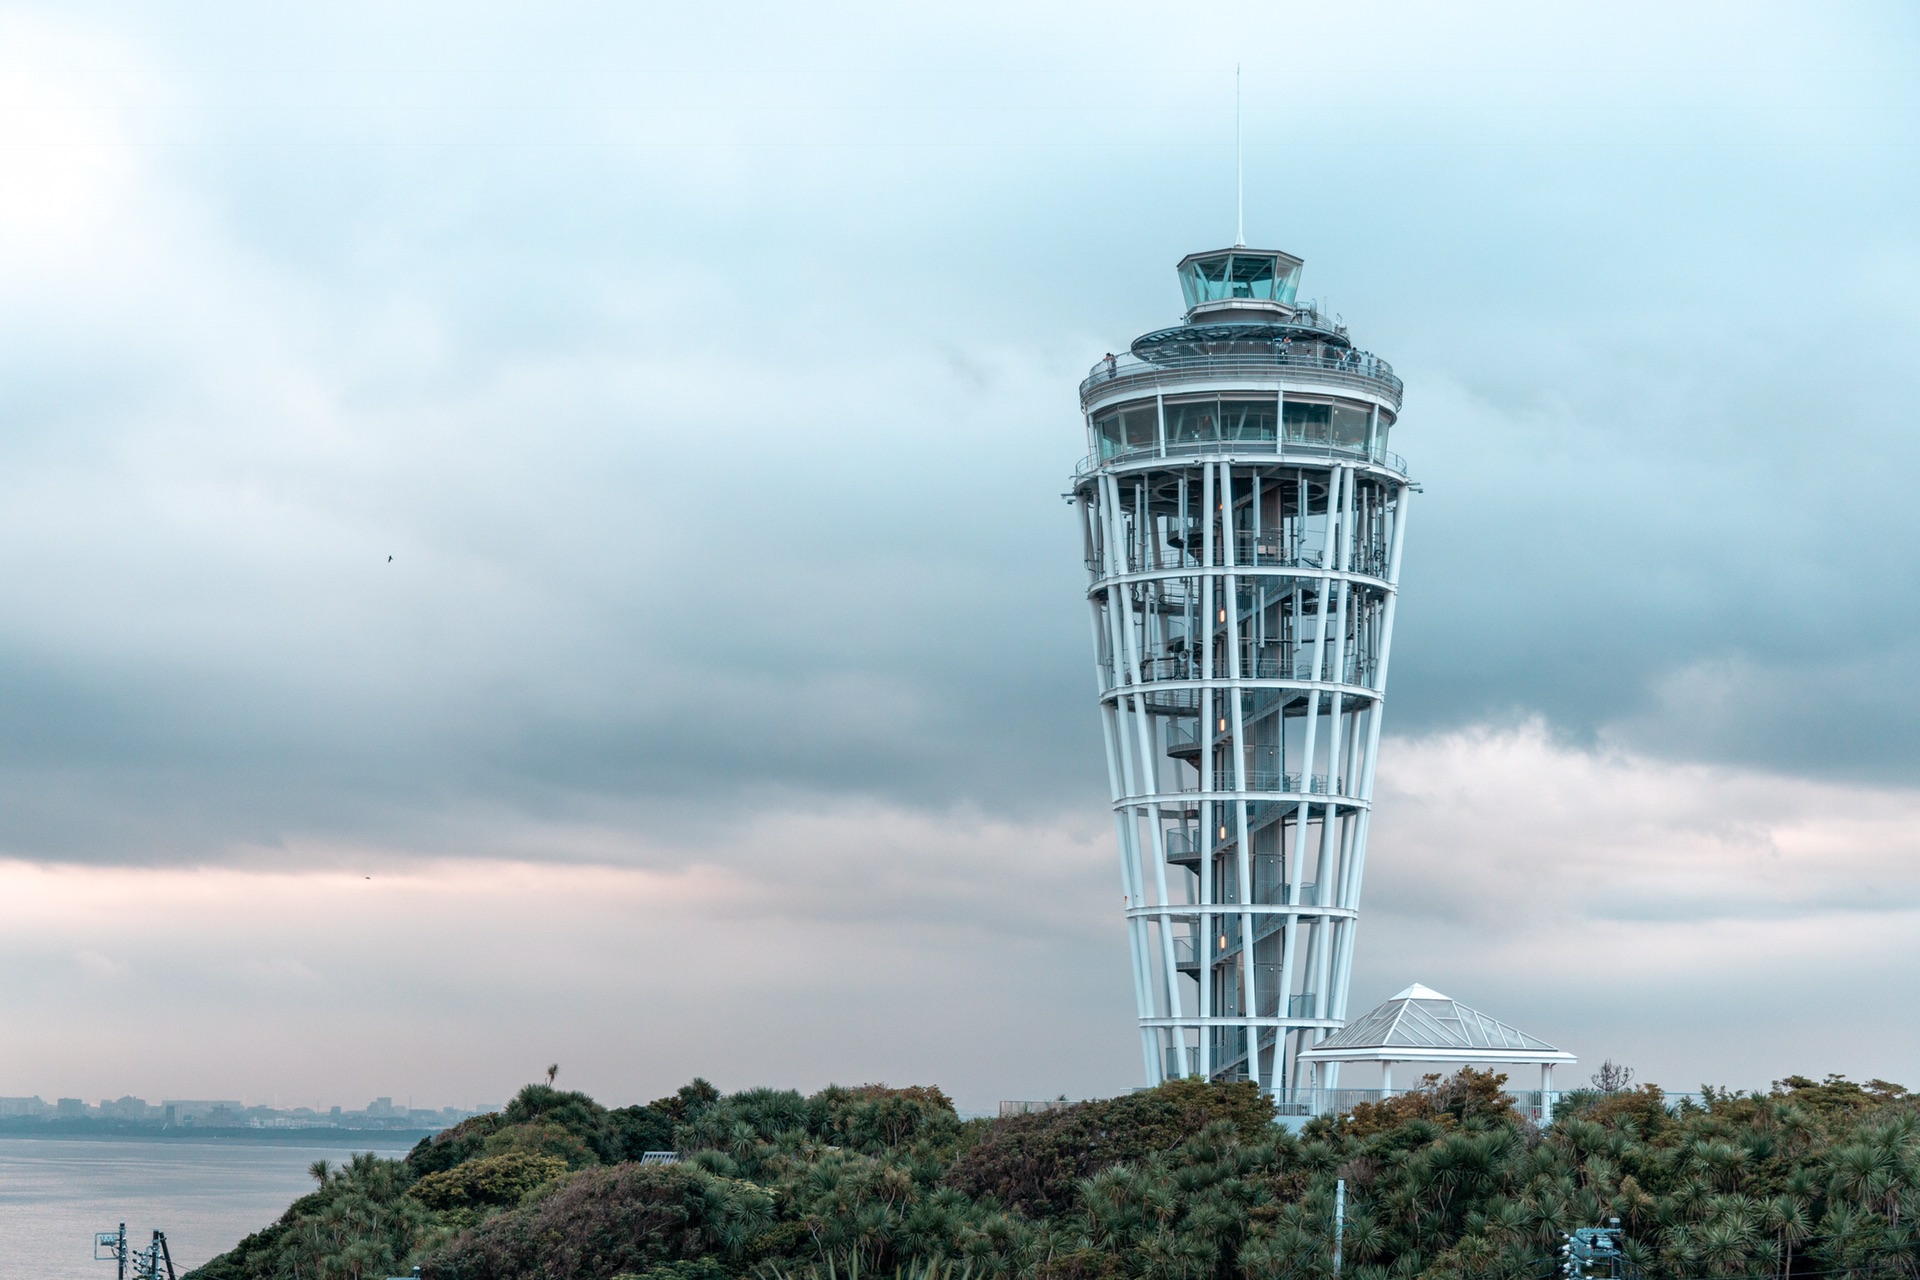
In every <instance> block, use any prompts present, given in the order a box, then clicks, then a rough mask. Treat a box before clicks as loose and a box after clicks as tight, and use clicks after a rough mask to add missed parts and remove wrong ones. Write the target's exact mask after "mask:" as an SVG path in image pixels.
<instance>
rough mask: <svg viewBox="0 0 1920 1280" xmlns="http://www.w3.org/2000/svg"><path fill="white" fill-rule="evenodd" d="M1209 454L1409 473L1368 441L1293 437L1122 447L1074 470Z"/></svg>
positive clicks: (1400, 459) (1395, 456) (1396, 459)
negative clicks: (1369, 466) (1361, 464)
mask: <svg viewBox="0 0 1920 1280" xmlns="http://www.w3.org/2000/svg"><path fill="white" fill-rule="evenodd" d="M1207 453H1231V454H1234V455H1236V456H1241V457H1244V456H1246V455H1248V454H1256V455H1264V456H1270V457H1273V458H1275V459H1277V460H1279V461H1281V462H1372V463H1377V464H1378V465H1380V466H1382V467H1385V468H1386V469H1387V470H1389V471H1391V472H1393V473H1394V474H1395V475H1400V476H1404V475H1406V474H1407V460H1406V459H1405V458H1403V457H1401V456H1400V455H1399V454H1397V453H1394V452H1392V451H1391V450H1388V449H1379V448H1376V449H1368V448H1367V446H1366V444H1365V442H1360V443H1357V444H1334V443H1331V442H1329V441H1324V440H1301V439H1297V438H1293V437H1289V436H1279V437H1274V436H1264V437H1260V438H1256V439H1245V440H1169V441H1167V447H1166V450H1165V452H1164V453H1162V451H1161V449H1160V446H1159V445H1158V444H1143V445H1119V446H1116V447H1115V449H1114V451H1113V452H1112V453H1110V454H1108V455H1107V456H1106V457H1104V458H1102V457H1092V458H1082V459H1080V463H1079V465H1078V466H1076V467H1074V469H1073V477H1074V479H1076V480H1078V479H1081V478H1082V477H1085V476H1087V475H1090V474H1091V473H1092V472H1093V471H1095V470H1096V469H1098V468H1100V467H1104V466H1106V465H1107V464H1108V463H1110V462H1132V461H1136V460H1137V459H1140V458H1157V457H1167V458H1186V457H1194V456H1196V455H1199V454H1207Z"/></svg>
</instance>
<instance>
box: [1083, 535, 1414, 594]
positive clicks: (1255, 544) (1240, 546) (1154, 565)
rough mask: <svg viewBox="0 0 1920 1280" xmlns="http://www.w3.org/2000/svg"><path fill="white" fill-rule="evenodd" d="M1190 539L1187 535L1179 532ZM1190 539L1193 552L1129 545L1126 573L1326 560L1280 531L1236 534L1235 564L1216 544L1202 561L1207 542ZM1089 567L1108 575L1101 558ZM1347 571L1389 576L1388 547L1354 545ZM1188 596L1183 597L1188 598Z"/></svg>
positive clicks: (1296, 565)
mask: <svg viewBox="0 0 1920 1280" xmlns="http://www.w3.org/2000/svg"><path fill="white" fill-rule="evenodd" d="M1178 536H1179V537H1181V538H1186V535H1184V534H1183V535H1178ZM1186 542H1187V543H1188V544H1189V545H1190V546H1191V552H1190V553H1188V552H1187V551H1186V550H1184V549H1183V545H1182V543H1181V542H1178V541H1176V542H1175V543H1174V545H1173V546H1172V547H1171V548H1166V547H1163V548H1160V549H1159V553H1158V554H1153V555H1150V554H1147V553H1146V552H1144V551H1143V550H1142V549H1141V548H1139V547H1137V546H1133V547H1128V548H1127V553H1126V567H1125V568H1123V569H1122V570H1121V572H1122V573H1170V574H1185V573H1192V574H1198V573H1201V572H1203V571H1206V570H1209V569H1210V570H1211V571H1212V572H1214V573H1219V572H1221V571H1222V570H1228V569H1319V568H1321V567H1322V565H1321V561H1322V559H1323V557H1322V555H1321V553H1320V551H1319V549H1318V548H1310V547H1302V546H1297V545H1293V543H1292V540H1289V539H1285V538H1282V537H1281V536H1280V535H1279V534H1277V533H1275V534H1268V533H1263V534H1260V535H1259V536H1257V537H1256V536H1255V535H1253V534H1251V533H1235V534H1234V535H1233V563H1232V564H1227V563H1226V561H1225V558H1224V557H1223V556H1222V555H1221V551H1222V548H1220V547H1218V546H1216V547H1215V549H1214V559H1215V560H1216V561H1217V563H1215V564H1212V565H1207V564H1203V563H1201V562H1202V561H1203V560H1204V559H1205V556H1206V543H1205V542H1204V541H1203V540H1202V539H1201V537H1199V536H1198V535H1195V536H1193V537H1192V538H1190V539H1186ZM1087 568H1088V569H1089V570H1091V571H1092V572H1093V573H1094V574H1095V575H1096V576H1098V577H1103V578H1104V577H1105V576H1106V573H1105V571H1104V566H1103V565H1102V564H1101V562H1100V560H1099V558H1098V557H1095V558H1093V559H1091V560H1088V561H1087ZM1346 572H1348V573H1361V574H1366V575H1368V576H1369V577H1374V578H1384V577H1386V576H1387V551H1386V548H1384V547H1375V546H1364V547H1354V548H1353V549H1352V550H1351V551H1350V552H1349V553H1348V555H1347V566H1346ZM1184 598H1185V597H1182V599H1183V600H1184Z"/></svg>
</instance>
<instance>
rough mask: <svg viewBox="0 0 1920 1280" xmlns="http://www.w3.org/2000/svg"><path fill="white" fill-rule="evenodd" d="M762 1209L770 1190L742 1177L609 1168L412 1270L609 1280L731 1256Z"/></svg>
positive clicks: (460, 1277)
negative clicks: (620, 1276)
mask: <svg viewBox="0 0 1920 1280" xmlns="http://www.w3.org/2000/svg"><path fill="white" fill-rule="evenodd" d="M772 1216H773V1199H772V1197H771V1196H769V1195H768V1194H767V1193H766V1191H765V1190H763V1189H762V1188H760V1187H757V1186H754V1185H753V1184H752V1183H746V1182H737V1181H735V1180H733V1179H728V1178H716V1177H714V1176H713V1175H711V1174H709V1173H706V1172H705V1171H704V1170H701V1169H698V1168H694V1167H691V1166H687V1165H638V1164H622V1165H615V1166H613V1167H612V1168H599V1169H589V1170H587V1171H586V1172H584V1173H580V1174H577V1175H575V1176H574V1177H572V1178H570V1179H568V1180H567V1182H566V1183H565V1184H564V1185H563V1186H561V1187H560V1188H559V1190H557V1191H555V1192H554V1193H553V1194H552V1195H550V1196H547V1197H545V1198H543V1199H540V1200H537V1201H535V1202H534V1203H532V1204H528V1205H524V1206H522V1207H520V1208H518V1209H509V1210H507V1211H506V1212H504V1213H499V1214H496V1215H495V1216H493V1217H491V1218H488V1219H487V1220H486V1221H484V1222H482V1223H480V1224H479V1225H478V1226H475V1227H473V1228H470V1229H469V1230H467V1231H464V1232H462V1233H461V1234H460V1235H458V1236H455V1237H454V1238H453V1239H452V1240H450V1241H448V1242H447V1243H446V1244H444V1245H442V1246H440V1247H439V1248H438V1249H435V1250H433V1251H431V1252H429V1253H428V1255H427V1256H426V1257H425V1258H424V1259H422V1261H421V1268H422V1271H423V1273H424V1274H425V1275H426V1276H427V1277H428V1280H613V1277H614V1276H617V1275H619V1274H621V1273H623V1272H636V1273H642V1274H644V1273H645V1272H647V1271H649V1270H651V1269H653V1268H654V1267H657V1266H661V1265H664V1264H666V1263H670V1262H674V1261H676V1260H681V1261H688V1262H697V1261H698V1260H700V1259H701V1258H705V1257H711V1256H719V1257H726V1256H729V1255H737V1254H738V1253H740V1252H742V1251H743V1250H744V1247H745V1244H746V1242H747V1241H748V1240H750V1239H751V1238H752V1236H753V1235H754V1234H755V1233H757V1232H758V1231H760V1230H762V1229H764V1228H765V1226H766V1225H767V1224H768V1223H770V1222H771V1221H772Z"/></svg>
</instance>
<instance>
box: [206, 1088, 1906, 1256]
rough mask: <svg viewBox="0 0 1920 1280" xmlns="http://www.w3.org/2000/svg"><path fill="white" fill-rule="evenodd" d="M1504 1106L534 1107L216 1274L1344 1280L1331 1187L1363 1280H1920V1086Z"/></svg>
mask: <svg viewBox="0 0 1920 1280" xmlns="http://www.w3.org/2000/svg"><path fill="white" fill-rule="evenodd" d="M1503 1082H1504V1077H1500V1076H1493V1075H1485V1074H1481V1073H1476V1072H1472V1071H1464V1072H1462V1073H1460V1074H1459V1075H1457V1076H1455V1077H1452V1078H1451V1079H1448V1080H1440V1079H1438V1078H1435V1077H1429V1079H1428V1080H1427V1082H1426V1085H1425V1087H1423V1088H1421V1089H1419V1090H1416V1091H1414V1092H1411V1093H1408V1094H1406V1095H1404V1096H1401V1097H1398V1098H1395V1099H1392V1100H1390V1101H1388V1102H1385V1103H1381V1104H1377V1105H1372V1106H1363V1107H1359V1108H1356V1109H1355V1110H1354V1111H1353V1112H1351V1113H1348V1114H1345V1115H1341V1116H1337V1117H1328V1118H1323V1119H1318V1120H1314V1121H1312V1122H1310V1123H1308V1125H1307V1126H1306V1127H1305V1129H1304V1130H1303V1131H1302V1132H1300V1133H1297V1134H1295V1133H1290V1132H1288V1131H1287V1130H1285V1129H1284V1128H1281V1127H1280V1126H1277V1125H1275V1124H1274V1123H1273V1114H1272V1110H1271V1107H1270V1105H1269V1104H1268V1102H1267V1101H1266V1100H1265V1099H1264V1098H1262V1097H1261V1096H1260V1095H1259V1094H1258V1092H1257V1091H1256V1090H1255V1089H1254V1088H1253V1087H1252V1086H1251V1085H1247V1084H1205V1083H1201V1082H1198V1081H1179V1082H1175V1083H1172V1084H1167V1085H1163V1086H1161V1087H1160V1088H1158V1089H1154V1090H1151V1091H1146V1092H1142V1093H1136V1094H1131V1095H1127V1096H1124V1097H1119V1098H1112V1099H1107V1100H1104V1101H1094V1102H1084V1103H1079V1104H1077V1105H1074V1106H1070V1107H1064V1108H1061V1109H1059V1110H1054V1111H1047V1112H1041V1113H1037V1114H1032V1115H1023V1116H1015V1117H1009V1118H1005V1119H999V1120H973V1121H962V1120H961V1119H960V1118H959V1117H958V1116H957V1115H956V1114H955V1113H954V1110H953V1107H952V1105H951V1104H950V1103H949V1101H948V1100H947V1098H946V1096H945V1095H944V1094H942V1093H941V1092H940V1091H939V1090H938V1089H933V1088H908V1089H890V1088H886V1087H884V1086H878V1085H872V1086H864V1087H861V1088H830V1089H826V1090H824V1091H822V1092H820V1093H817V1094H815V1095H813V1096H812V1097H802V1096H801V1095H800V1094H798V1093H794V1092H791V1091H780V1090H774V1089H754V1090H749V1091H747V1092H745V1093H736V1094H731V1095H727V1096H724V1097H723V1096H721V1095H720V1094H719V1093H718V1091H716V1090H715V1089H714V1088H713V1087H712V1086H711V1085H708V1084H707V1083H705V1082H704V1081H700V1080H696V1081H694V1082H693V1083H692V1084H689V1085H687V1086H685V1087H684V1088H682V1089H680V1090H679V1091H678V1092H677V1093H675V1094H674V1095H672V1096H671V1097H667V1098H662V1099H660V1100H658V1101H656V1102H653V1103H650V1104H648V1105H647V1106H644V1107H622V1108H618V1109H613V1110H609V1109H607V1108H605V1107H602V1106H601V1105H599V1104H598V1103H596V1102H595V1101H593V1099H591V1098H589V1097H587V1096H586V1095H584V1094H581V1093H571V1092H566V1091H561V1090H556V1089H554V1088H553V1087H551V1084H547V1085H529V1086H528V1087H527V1088H526V1089H524V1090H522V1091H521V1093H520V1094H519V1096H518V1097H516V1098H515V1099H514V1100H513V1102H512V1104H511V1105H509V1106H508V1107H507V1108H506V1109H505V1110H504V1111H502V1112H500V1113H498V1114H494V1115H485V1116H480V1117H476V1118H475V1119H472V1120H468V1121H466V1122H464V1123H462V1124H460V1125H458V1126H456V1127H455V1128H453V1129H450V1130H447V1131H446V1132H444V1133H441V1134H438V1135H436V1136H434V1137H433V1138H430V1139H427V1140H426V1141H423V1142H421V1143H420V1145H419V1146H418V1147H416V1148H415V1149H414V1150H413V1151H412V1153H411V1154H409V1155H408V1156H407V1157H406V1158H405V1159H404V1160H381V1159H376V1158H375V1157H373V1156H371V1155H363V1156H357V1157H355V1158H354V1159H352V1160H351V1161H350V1162H349V1163H347V1164H346V1165H344V1166H342V1167H339V1168H330V1167H327V1166H326V1165H325V1164H324V1163H323V1164H318V1165H316V1166H315V1167H314V1170H313V1172H314V1175H315V1178H316V1186H315V1189H314V1191H313V1192H312V1193H311V1194H309V1195H306V1196H304V1197H302V1198H301V1199H300V1200H298V1201H296V1202H295V1203H294V1205H293V1206H292V1207H291V1208H289V1209H288V1210H287V1212H286V1213H285V1215H283V1216H282V1217H281V1219H280V1220H279V1221H278V1222H276V1223H275V1224H273V1225H272V1226H270V1227H268V1228H266V1229H265V1230H263V1231H260V1232H258V1233H256V1234H255V1235H252V1236H249V1237H247V1239H245V1240H243V1241H241V1243H240V1244H239V1245H238V1246H236V1247H235V1248H234V1249H233V1250H231V1251H230V1252H228V1253H226V1254H224V1255H222V1256H220V1257H218V1258H215V1259H214V1260H213V1261H211V1262H209V1263H207V1264H206V1265H205V1266H203V1267H201V1268H200V1269H199V1270H197V1271H195V1272H194V1273H193V1280H380V1278H381V1277H386V1276H398V1275H405V1274H407V1272H408V1269H409V1268H410V1267H412V1266H415V1265H417V1266H419V1267H420V1268H421V1271H422V1274H423V1276H424V1277H426V1280H859V1277H860V1276H861V1275H862V1274H863V1273H875V1272H878V1273H884V1274H886V1275H888V1276H893V1275H895V1274H896V1273H901V1274H904V1275H906V1276H907V1277H909V1280H1000V1278H1002V1277H1004V1278H1006V1280H1123V1278H1125V1280H1132V1278H1134V1277H1138V1278H1140V1280H1295V1278H1298V1280H1319V1278H1321V1277H1330V1276H1331V1275H1332V1274H1333V1272H1332V1249H1331V1228H1332V1220H1333V1192H1334V1183H1335V1179H1336V1178H1340V1179H1345V1181H1346V1184H1347V1195H1348V1199H1347V1206H1348V1212H1347V1222H1346V1229H1345V1236H1344V1240H1345V1262H1346V1265H1345V1275H1346V1276H1347V1277H1350V1278H1351V1280H1411V1278H1412V1277H1416V1276H1418V1277H1434V1278H1436V1280H1467V1278H1469V1277H1475V1278H1478V1277H1486V1278H1487V1280H1521V1278H1522V1277H1542V1278H1544V1277H1547V1276H1550V1275H1552V1274H1554V1271H1555V1261H1556V1260H1555V1256H1554V1254H1555V1249H1556V1247H1557V1245H1558V1243H1559V1233H1560V1232H1561V1231H1562V1230H1567V1229H1571V1228H1573V1227H1576V1226H1591V1225H1597V1224H1599V1223H1601V1222H1603V1221H1604V1220H1605V1219H1606V1218H1608V1217H1610V1216H1618V1217H1619V1218H1620V1219H1621V1220H1622V1223H1623V1226H1624V1228H1625V1230H1626V1233H1627V1237H1628V1240H1629V1245H1628V1248H1629V1253H1630V1258H1631V1262H1632V1264H1633V1267H1634V1271H1635V1274H1636V1275H1638V1276H1642V1277H1646V1280H1662V1278H1667V1277H1671V1278H1674V1280H1679V1278H1682V1277H1686V1278H1691V1277H1701V1276H1728V1277H1732V1276H1739V1277H1749V1276H1750V1277H1763V1276H1764V1277H1783V1278H1784V1277H1805V1278H1808V1280H1812V1278H1813V1277H1819V1278H1821V1280H1831V1278H1834V1277H1859V1278H1861V1280H1866V1278H1867V1277H1899V1276H1906V1277H1920V1228H1917V1227H1916V1223H1920V1104H1916V1100H1915V1099H1914V1097H1913V1096H1912V1095H1909V1094H1908V1093H1907V1091H1906V1090H1904V1089H1902V1088H1900V1087H1898V1086H1895V1085H1887V1084H1884V1083H1882V1082H1880V1081H1873V1082H1870V1083H1869V1084H1867V1085H1864V1086H1863V1085H1858V1084H1855V1083H1852V1082H1851V1081H1847V1080H1843V1079H1840V1078H1837V1077H1829V1078H1828V1079H1827V1080H1825V1081H1821V1082H1815V1081H1812V1080H1808V1079H1805V1078H1802V1077H1797V1076H1796V1077H1790V1078H1789V1079H1786V1080H1783V1081H1780V1082H1778V1083H1776V1084H1775V1086H1774V1088H1773V1089H1772V1090H1771V1091H1770V1092H1767V1093H1764V1094H1758V1093H1756V1094H1735V1093H1730V1092H1713V1091H1710V1092H1709V1093H1708V1094H1707V1095H1706V1099H1705V1102H1704V1104H1701V1105H1695V1104H1692V1103H1690V1102H1689V1103H1684V1104H1680V1105H1669V1103H1668V1102H1667V1100H1666V1099H1665V1098H1664V1097H1663V1096H1662V1095H1661V1093H1660V1091H1659V1090H1658V1089H1655V1088H1650V1087H1649V1088H1641V1089H1612V1090H1605V1091H1603V1090H1595V1091H1592V1092H1588V1093H1584V1094H1577V1095H1573V1096H1572V1097H1571V1098H1570V1099H1569V1100H1568V1101H1567V1103H1565V1104H1564V1105H1563V1106H1562V1107H1561V1109H1560V1110H1559V1112H1558V1113H1557V1114H1556V1117H1555V1121H1554V1123H1553V1124H1552V1125H1551V1126H1550V1127H1548V1128H1546V1129H1544V1130H1541V1129H1537V1128H1535V1127H1534V1126H1533V1125H1531V1124H1529V1123H1528V1122H1526V1121H1525V1120H1523V1119H1522V1118H1521V1117H1520V1116H1519V1115H1518V1114H1516V1113H1515V1111H1514V1110H1513V1107H1512V1105H1511V1102H1510V1100H1509V1099H1508V1098H1507V1096H1506V1095H1505V1094H1504V1093H1502V1092H1501V1085H1502V1084H1503ZM669 1149H671V1150H674V1151H677V1152H679V1153H680V1155H681V1159H680V1161H679V1163H676V1164H661V1163H653V1164H642V1163H639V1157H640V1156H641V1154H642V1153H644V1152H647V1151H664V1150H669Z"/></svg>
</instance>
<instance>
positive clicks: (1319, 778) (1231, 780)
mask: <svg viewBox="0 0 1920 1280" xmlns="http://www.w3.org/2000/svg"><path fill="white" fill-rule="evenodd" d="M1236 782H1237V779H1236V778H1235V777H1234V772H1233V770H1231V769H1221V770H1218V771H1217V776H1216V777H1215V778H1214V780H1213V790H1214V791H1237V790H1238V789H1239V788H1238V787H1237V786H1236V785H1235V783H1236ZM1179 787H1180V790H1181V791H1199V790H1200V778H1199V775H1197V774H1196V775H1194V776H1193V777H1190V778H1182V779H1181V780H1180V783H1179ZM1247 790H1248V791H1276V792H1280V793H1282V794H1284V795H1310V796H1345V795H1346V794H1347V780H1346V779H1345V778H1329V777H1328V776H1327V775H1326V774H1324V773H1282V772H1280V770H1278V769H1249V770H1247ZM1209 794H1211V793H1209Z"/></svg>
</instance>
